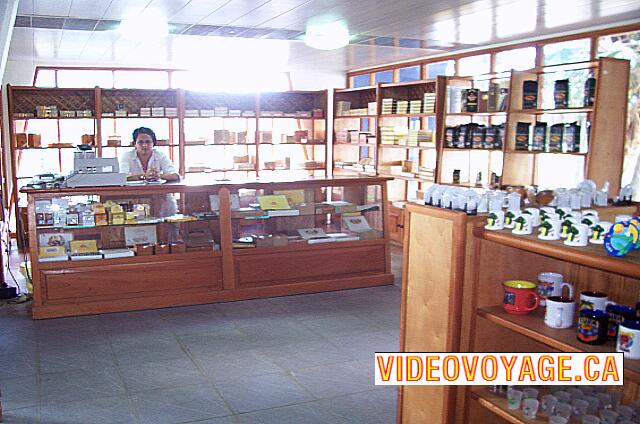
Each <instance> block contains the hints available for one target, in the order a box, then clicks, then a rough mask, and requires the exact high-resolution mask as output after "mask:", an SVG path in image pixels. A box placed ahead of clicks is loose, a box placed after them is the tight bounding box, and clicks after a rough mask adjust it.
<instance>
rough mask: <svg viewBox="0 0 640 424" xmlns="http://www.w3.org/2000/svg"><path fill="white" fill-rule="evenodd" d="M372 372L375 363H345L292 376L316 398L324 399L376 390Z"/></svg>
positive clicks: (303, 370)
mask: <svg viewBox="0 0 640 424" xmlns="http://www.w3.org/2000/svg"><path fill="white" fill-rule="evenodd" d="M369 368H370V369H369ZM371 370H373V361H371V362H370V363H368V364H364V363H363V362H345V363H337V364H329V365H320V366H317V367H314V368H304V369H300V370H294V371H293V373H292V374H293V378H295V380H296V381H297V382H298V383H299V384H300V385H301V386H303V387H305V388H306V389H307V390H308V391H309V392H310V393H311V394H313V396H314V397H316V398H317V399H323V398H328V397H335V396H340V395H345V394H350V393H358V392H363V391H366V390H370V389H372V388H374V380H373V375H372V374H371Z"/></svg>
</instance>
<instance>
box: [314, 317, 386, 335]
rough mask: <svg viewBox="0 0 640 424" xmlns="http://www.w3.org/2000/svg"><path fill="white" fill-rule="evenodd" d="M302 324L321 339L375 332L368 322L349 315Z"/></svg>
mask: <svg viewBox="0 0 640 424" xmlns="http://www.w3.org/2000/svg"><path fill="white" fill-rule="evenodd" d="M303 324H304V326H305V327H307V328H309V330H311V331H313V332H314V333H316V334H319V335H321V336H323V337H335V336H340V335H348V334H357V333H362V332H368V331H373V330H375V328H374V327H373V326H372V325H371V324H370V323H369V322H367V321H365V320H363V319H361V318H358V317H356V316H354V315H350V314H342V315H337V316H332V317H326V318H320V319H315V320H308V321H303Z"/></svg>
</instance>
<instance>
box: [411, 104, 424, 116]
mask: <svg viewBox="0 0 640 424" xmlns="http://www.w3.org/2000/svg"><path fill="white" fill-rule="evenodd" d="M409 113H410V114H412V115H417V114H419V113H422V101H421V100H411V101H409Z"/></svg>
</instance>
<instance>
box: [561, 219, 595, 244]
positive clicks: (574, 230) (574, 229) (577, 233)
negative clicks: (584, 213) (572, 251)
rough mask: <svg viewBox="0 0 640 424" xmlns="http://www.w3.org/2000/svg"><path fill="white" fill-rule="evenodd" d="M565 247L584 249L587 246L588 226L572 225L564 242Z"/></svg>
mask: <svg viewBox="0 0 640 424" xmlns="http://www.w3.org/2000/svg"><path fill="white" fill-rule="evenodd" d="M564 244H566V245H567V246H574V247H584V246H587V245H588V244H589V226H588V225H587V224H576V225H572V226H571V227H570V228H569V231H568V232H567V239H566V240H565V241H564Z"/></svg>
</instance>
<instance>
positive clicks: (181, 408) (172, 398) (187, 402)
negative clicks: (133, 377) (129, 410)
mask: <svg viewBox="0 0 640 424" xmlns="http://www.w3.org/2000/svg"><path fill="white" fill-rule="evenodd" d="M131 399H132V400H133V404H134V407H135V409H136V411H137V415H138V417H139V418H140V423H141V424H170V423H178V422H180V423H184V422H191V421H196V420H203V419H207V418H212V417H224V416H227V415H231V411H230V410H229V408H228V407H227V406H226V405H225V402H224V401H223V400H222V398H221V397H220V395H219V394H218V392H217V391H216V390H215V389H214V388H213V387H208V386H206V385H204V386H203V385H198V386H184V387H177V388H168V389H161V390H153V391H147V392H140V393H136V394H134V395H132V396H131Z"/></svg>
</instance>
